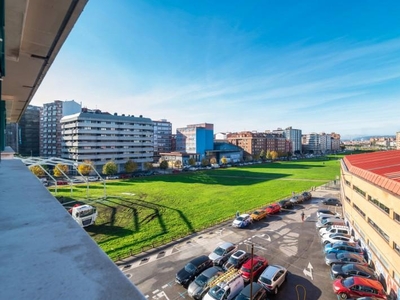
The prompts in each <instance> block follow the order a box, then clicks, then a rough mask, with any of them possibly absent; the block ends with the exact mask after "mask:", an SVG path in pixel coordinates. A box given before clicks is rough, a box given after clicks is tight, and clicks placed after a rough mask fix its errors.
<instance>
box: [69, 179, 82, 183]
mask: <svg viewBox="0 0 400 300" xmlns="http://www.w3.org/2000/svg"><path fill="white" fill-rule="evenodd" d="M71 182H72V183H85V180H83V179H82V178H73V179H71Z"/></svg>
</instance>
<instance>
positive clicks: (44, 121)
mask: <svg viewBox="0 0 400 300" xmlns="http://www.w3.org/2000/svg"><path fill="white" fill-rule="evenodd" d="M81 109H82V107H81V105H80V104H79V103H77V102H75V101H74V100H70V101H61V100H56V101H54V102H51V103H46V104H44V105H43V108H42V110H41V113H40V145H39V153H40V156H42V157H61V124H60V120H61V118H62V117H64V116H67V115H72V114H76V113H79V112H80V111H81Z"/></svg>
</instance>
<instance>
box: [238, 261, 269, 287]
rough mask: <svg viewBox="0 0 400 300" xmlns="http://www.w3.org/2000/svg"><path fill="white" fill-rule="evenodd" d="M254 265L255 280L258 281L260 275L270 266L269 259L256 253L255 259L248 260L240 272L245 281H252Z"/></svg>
mask: <svg viewBox="0 0 400 300" xmlns="http://www.w3.org/2000/svg"><path fill="white" fill-rule="evenodd" d="M252 265H253V281H254V282H257V279H258V277H259V276H260V275H261V273H262V272H263V271H264V270H265V268H266V267H268V260H266V259H265V258H264V257H261V256H257V255H254V256H253V259H249V260H247V261H246V262H245V263H244V264H243V265H242V267H241V268H240V273H241V274H242V277H243V279H244V281H245V282H249V281H250V274H251V266H252Z"/></svg>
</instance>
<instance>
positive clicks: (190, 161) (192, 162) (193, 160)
mask: <svg viewBox="0 0 400 300" xmlns="http://www.w3.org/2000/svg"><path fill="white" fill-rule="evenodd" d="M188 163H189V165H191V166H194V165H195V164H196V160H195V159H194V158H193V157H191V158H189V161H188Z"/></svg>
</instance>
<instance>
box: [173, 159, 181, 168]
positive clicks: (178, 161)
mask: <svg viewBox="0 0 400 300" xmlns="http://www.w3.org/2000/svg"><path fill="white" fill-rule="evenodd" d="M174 167H175V168H178V169H180V168H181V167H182V162H181V161H180V160H176V161H175V163H174Z"/></svg>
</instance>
